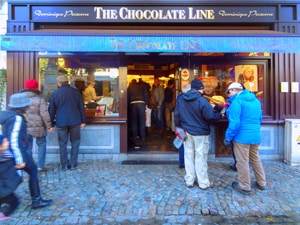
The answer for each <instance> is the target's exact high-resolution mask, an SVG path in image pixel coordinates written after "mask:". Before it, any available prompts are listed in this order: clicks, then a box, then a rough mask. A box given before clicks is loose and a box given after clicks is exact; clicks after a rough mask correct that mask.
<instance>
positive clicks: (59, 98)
mask: <svg viewBox="0 0 300 225" xmlns="http://www.w3.org/2000/svg"><path fill="white" fill-rule="evenodd" d="M57 85H58V87H59V88H58V89H57V90H55V91H54V92H53V93H52V94H51V97H50V105H49V114H50V117H51V122H52V126H53V127H54V125H55V126H56V127H57V129H56V130H57V134H58V144H59V150H60V164H61V168H62V170H67V168H68V167H70V169H71V170H74V169H76V166H77V160H78V152H79V145H80V130H81V129H83V128H84V126H85V110H84V103H83V99H82V96H81V94H80V92H79V91H78V90H77V89H75V88H72V87H71V86H70V85H69V83H68V78H67V77H66V76H64V75H60V76H58V77H57ZM69 136H70V141H71V156H70V161H69V159H68V152H67V144H68V138H69Z"/></svg>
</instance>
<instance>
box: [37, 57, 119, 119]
mask: <svg viewBox="0 0 300 225" xmlns="http://www.w3.org/2000/svg"><path fill="white" fill-rule="evenodd" d="M84 62H85V63H84ZM84 62H83V61H82V62H81V61H80V59H79V58H78V57H76V58H75V57H62V56H59V55H57V56H51V57H40V58H39V83H40V85H41V91H42V93H43V96H44V98H45V100H46V101H47V102H49V98H50V96H51V94H52V92H53V91H55V90H56V89H57V82H56V77H57V76H58V75H65V76H67V77H68V80H69V84H70V85H71V86H72V87H73V88H77V89H78V90H79V91H81V93H82V96H83V98H82V99H83V101H84V104H85V110H86V116H88V117H106V116H119V96H118V93H119V71H118V68H112V67H107V68H104V67H100V66H99V65H101V63H100V62H99V63H97V64H96V63H94V62H93V60H90V61H89V63H86V61H84ZM84 65H86V67H84ZM91 65H97V67H96V66H91ZM89 84H91V87H92V89H94V91H95V97H96V98H93V97H87V96H86V95H87V93H88V92H87V91H85V90H86V88H87V87H88V85H89Z"/></svg>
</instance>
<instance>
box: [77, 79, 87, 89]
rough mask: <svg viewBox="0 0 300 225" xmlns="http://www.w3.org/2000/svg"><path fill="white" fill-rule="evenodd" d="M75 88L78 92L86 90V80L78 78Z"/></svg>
mask: <svg viewBox="0 0 300 225" xmlns="http://www.w3.org/2000/svg"><path fill="white" fill-rule="evenodd" d="M75 87H76V88H77V89H78V90H82V89H84V87H85V81H84V79H82V78H77V79H76V80H75Z"/></svg>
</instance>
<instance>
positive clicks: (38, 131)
mask: <svg viewBox="0 0 300 225" xmlns="http://www.w3.org/2000/svg"><path fill="white" fill-rule="evenodd" d="M21 92H26V93H27V95H28V97H29V98H30V101H31V102H30V105H29V107H28V108H27V109H26V115H25V116H26V120H27V134H29V135H31V136H33V137H43V136H46V135H47V129H48V128H51V127H52V125H51V119H50V115H49V112H48V106H47V105H46V102H45V99H44V98H43V97H42V96H41V92H40V91H39V90H32V89H24V90H22V91H21Z"/></svg>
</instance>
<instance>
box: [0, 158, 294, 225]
mask: <svg viewBox="0 0 300 225" xmlns="http://www.w3.org/2000/svg"><path fill="white" fill-rule="evenodd" d="M229 163H230V162H229V161H218V160H210V161H209V175H210V178H211V180H213V181H214V187H213V188H211V189H208V190H206V191H204V190H201V189H199V188H197V187H194V188H187V187H186V186H185V183H184V180H183V177H184V169H179V168H178V166H177V165H176V163H171V164H162V165H149V164H147V165H122V163H121V162H116V161H108V160H99V161H86V162H80V164H79V166H78V169H77V170H74V171H73V170H72V171H71V170H68V171H61V170H59V167H58V164H52V165H49V168H50V170H49V171H48V172H46V173H40V184H41V192H42V196H43V198H52V199H53V200H54V204H53V205H52V206H50V207H47V208H43V209H37V210H32V209H31V206H30V204H31V199H30V196H29V190H28V176H27V174H25V173H24V182H23V183H22V184H21V185H20V187H19V188H18V190H17V192H16V193H17V194H18V196H20V198H21V205H20V206H19V208H18V209H17V211H16V212H15V213H14V214H13V215H12V218H11V219H10V220H8V221H5V222H2V224H20V225H21V224H22V225H25V224H51V225H56V224H126V225H127V224H128V225H129V224H241V223H243V224H300V167H292V166H289V165H286V164H284V163H283V162H279V161H263V165H264V168H265V172H266V175H267V190H265V191H260V190H258V189H255V188H253V190H254V194H253V195H251V196H245V195H242V194H240V193H238V192H235V191H234V190H232V188H231V183H232V181H235V180H236V179H237V173H236V172H234V171H232V170H230V169H229ZM252 177H253V172H252ZM253 181H254V180H253Z"/></svg>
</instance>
